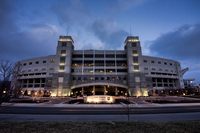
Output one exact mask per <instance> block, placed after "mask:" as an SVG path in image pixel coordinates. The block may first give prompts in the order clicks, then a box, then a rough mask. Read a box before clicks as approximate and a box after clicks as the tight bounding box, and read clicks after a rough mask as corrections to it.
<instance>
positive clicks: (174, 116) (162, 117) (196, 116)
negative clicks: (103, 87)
mask: <svg viewBox="0 0 200 133" xmlns="http://www.w3.org/2000/svg"><path fill="white" fill-rule="evenodd" d="M186 120H200V112H193V113H170V114H131V115H130V116H129V117H128V115H30V114H0V121H79V122H80V121H156V122H159V121H186Z"/></svg>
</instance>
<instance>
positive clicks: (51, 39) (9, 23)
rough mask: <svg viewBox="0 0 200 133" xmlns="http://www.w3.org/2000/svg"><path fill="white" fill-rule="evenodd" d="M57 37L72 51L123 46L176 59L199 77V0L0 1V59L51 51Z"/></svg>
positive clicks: (23, 56)
mask: <svg viewBox="0 0 200 133" xmlns="http://www.w3.org/2000/svg"><path fill="white" fill-rule="evenodd" d="M59 35H71V36H72V37H73V39H74V41H75V49H123V47H124V40H125V38H126V36H127V35H136V36H139V37H140V40H141V46H142V48H143V54H144V55H151V56H159V57H164V58H169V59H175V60H178V61H180V62H181V65H182V67H183V68H184V67H189V69H190V70H189V72H187V73H186V75H185V78H196V80H197V81H200V60H199V59H200V0H0V59H4V60H12V61H17V60H22V59H28V58H32V57H38V56H46V55H53V54H55V51H56V46H57V40H58V37H59Z"/></svg>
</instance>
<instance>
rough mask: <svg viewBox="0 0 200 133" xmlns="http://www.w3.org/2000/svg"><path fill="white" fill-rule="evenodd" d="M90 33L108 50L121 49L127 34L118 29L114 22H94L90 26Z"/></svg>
mask: <svg viewBox="0 0 200 133" xmlns="http://www.w3.org/2000/svg"><path fill="white" fill-rule="evenodd" d="M91 31H92V32H93V33H94V35H96V36H97V37H98V38H99V39H100V40H101V41H102V42H103V43H105V45H106V46H105V47H106V48H108V49H114V48H117V47H121V45H123V42H124V40H125V37H126V36H127V35H128V33H127V32H126V31H124V30H122V29H120V28H119V27H118V26H117V24H116V23H115V22H114V21H106V20H96V21H94V22H93V24H92V25H91Z"/></svg>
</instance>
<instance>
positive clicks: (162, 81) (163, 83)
mask: <svg viewBox="0 0 200 133" xmlns="http://www.w3.org/2000/svg"><path fill="white" fill-rule="evenodd" d="M161 81H162V87H164V82H163V78H162V79H161Z"/></svg>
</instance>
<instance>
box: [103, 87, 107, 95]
mask: <svg viewBox="0 0 200 133" xmlns="http://www.w3.org/2000/svg"><path fill="white" fill-rule="evenodd" d="M103 88H104V95H106V94H107V93H106V86H105V85H104V86H103Z"/></svg>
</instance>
